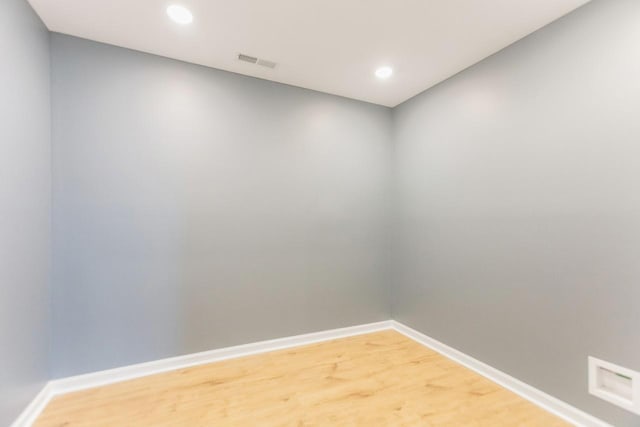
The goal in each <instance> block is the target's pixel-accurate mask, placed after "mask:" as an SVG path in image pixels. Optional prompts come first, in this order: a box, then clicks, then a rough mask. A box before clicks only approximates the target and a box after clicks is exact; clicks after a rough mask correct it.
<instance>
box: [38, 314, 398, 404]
mask: <svg viewBox="0 0 640 427" xmlns="http://www.w3.org/2000/svg"><path fill="white" fill-rule="evenodd" d="M385 329H391V321H390V320H385V321H382V322H375V323H368V324H364V325H358V326H351V327H347V328H339V329H331V330H327V331H321V332H313V333H310V334H303V335H295V336H291V337H286V338H278V339H274V340H268V341H259V342H256V343H251V344H243V345H237V346H233V347H225V348H220V349H216V350H209V351H203V352H200V353H193V354H187V355H184V356H178V357H171V358H168V359H161V360H156V361H152V362H146V363H139V364H136V365H130V366H124V367H122V368H115V369H108V370H106V371H99V372H92V373H89V374H84V375H78V376H73V377H68V378H62V379H58V380H53V381H51V382H50V385H51V391H52V392H53V394H54V395H58V394H64V393H70V392H73V391H79V390H85V389H88V388H94V387H99V386H103V385H107V384H113V383H117V382H121V381H126V380H131V379H134V378H140V377H145V376H148V375H153V374H159V373H162V372H168V371H175V370H177V369H184V368H188V367H191V366H197V365H204V364H207V363H213V362H219V361H222V360H227V359H234V358H237V357H243V356H250V355H253V354H260V353H266V352H269V351H274V350H282V349H286V348H291V347H298V346H301V345H307V344H314V343H319V342H323V341H329V340H333V339H337V338H345V337H349V336H354V335H362V334H368V333H371V332H376V331H380V330H385Z"/></svg>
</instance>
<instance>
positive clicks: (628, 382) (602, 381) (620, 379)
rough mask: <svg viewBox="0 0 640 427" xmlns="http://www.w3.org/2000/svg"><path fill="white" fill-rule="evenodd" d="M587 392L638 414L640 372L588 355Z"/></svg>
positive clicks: (639, 404) (639, 405)
mask: <svg viewBox="0 0 640 427" xmlns="http://www.w3.org/2000/svg"><path fill="white" fill-rule="evenodd" d="M589 393H591V394H593V395H594V396H597V397H599V398H600V399H603V400H606V401H607V402H609V403H613V404H614V405H617V406H620V407H621V408H624V409H626V410H628V411H631V412H633V413H636V414H640V373H639V372H636V371H632V370H631V369H627V368H623V367H622V366H617V365H614V364H613V363H609V362H605V361H604V360H600V359H596V358H595V357H589Z"/></svg>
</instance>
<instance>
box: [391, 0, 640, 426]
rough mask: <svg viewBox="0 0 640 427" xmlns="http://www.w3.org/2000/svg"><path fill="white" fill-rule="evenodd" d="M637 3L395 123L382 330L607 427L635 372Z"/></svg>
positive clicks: (571, 29)
mask: <svg viewBox="0 0 640 427" xmlns="http://www.w3.org/2000/svg"><path fill="white" fill-rule="evenodd" d="M639 23H640V2H639V1H637V0H600V1H594V2H592V3H590V4H587V5H586V6H584V7H583V8H581V9H579V10H577V11H576V12H574V13H572V14H570V15H568V16H566V17H564V18H562V19H560V20H559V21H557V22H555V23H553V24H551V25H549V26H548V27H546V28H544V29H542V30H541V31H538V32H536V33H534V34H533V35H531V36H529V37H527V38H526V39H524V40H522V41H520V42H518V43H516V44H515V45H513V46H511V47H509V48H507V49H506V50H504V51H502V52H500V53H498V54H496V55H494V56H492V57H490V58H488V59H487V60H485V61H483V62H481V63H480V64H478V65H476V66H474V67H472V68H470V69H468V70H466V71H464V72H462V73H460V74H458V75H457V76H455V77H453V78H451V79H449V80H447V81H445V82H444V83H442V84H440V85H438V86H437V87H435V88H433V89H431V90H429V91H427V92H425V93H423V94H421V95H419V96H417V97H415V98H414V99H412V100H410V101H409V102H407V103H405V104H403V105H401V106H400V107H399V108H397V109H396V110H395V111H394V120H395V126H396V128H395V129H396V146H395V154H396V165H395V167H396V171H397V178H398V181H397V189H398V193H397V208H398V209H397V212H398V214H399V220H398V234H397V240H396V241H395V242H394V245H395V251H394V258H395V260H396V264H395V272H396V274H397V276H396V281H395V283H394V285H395V286H394V288H393V295H394V301H393V306H392V313H393V317H394V318H395V319H397V320H399V321H401V322H404V323H406V324H408V325H410V326H412V327H415V328H417V329H418V330H420V331H422V332H424V333H426V334H428V335H429V336H432V337H434V338H436V339H438V340H441V341H442V342H444V343H446V344H449V345H451V346H453V347H454V348H457V349H459V350H462V351H463V352H465V353H468V354H470V355H472V356H474V357H476V358H477V359H479V360H482V361H483V362H486V363H488V364H490V365H492V366H494V367H496V368H498V369H500V370H502V371H505V372H507V373H509V374H511V375H513V376H515V377H516V378H519V379H521V380H523V381H525V382H527V383H529V384H531V385H533V386H535V387H538V388H540V389H541V390H544V391H546V392H548V393H550V394H552V395H554V396H556V397H558V398H560V399H563V400H565V401H567V402H569V403H570V404H573V405H575V406H577V407H579V408H582V409H584V410H586V411H587V412H590V413H593V414H594V415H596V416H599V417H601V418H603V419H605V420H608V421H609V422H612V423H613V424H614V425H616V426H632V425H633V426H638V425H640V418H639V417H637V416H634V415H632V414H630V413H628V412H625V411H624V410H622V409H618V408H616V407H615V406H613V405H610V404H608V403H605V402H603V401H601V400H599V399H597V398H595V397H590V396H589V395H588V393H587V374H586V373H587V356H588V355H593V356H597V357H599V358H603V359H605V360H609V361H612V362H614V363H617V364H620V365H623V366H627V367H629V368H632V369H636V370H640V339H639V338H640V336H639V331H640V329H639V325H640V308H639V307H638V302H639V301H640V262H639V260H640V191H639V188H640V187H639V185H640V54H639V52H640V51H639V50H638V46H640V25H639Z"/></svg>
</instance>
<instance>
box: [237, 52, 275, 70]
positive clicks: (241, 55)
mask: <svg viewBox="0 0 640 427" xmlns="http://www.w3.org/2000/svg"><path fill="white" fill-rule="evenodd" d="M238 61H243V62H248V63H250V64H256V65H261V66H263V67H267V68H271V69H273V68H276V65H278V64H276V63H275V62H273V61H267V60H266V59H261V58H257V57H255V56H251V55H245V54H244V53H239V54H238Z"/></svg>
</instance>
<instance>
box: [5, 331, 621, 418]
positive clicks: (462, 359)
mask: <svg viewBox="0 0 640 427" xmlns="http://www.w3.org/2000/svg"><path fill="white" fill-rule="evenodd" d="M388 329H393V330H395V331H397V332H399V333H401V334H402V335H404V336H406V337H407V338H410V339H412V340H414V341H416V342H418V343H420V344H422V345H424V346H425V347H428V348H430V349H432V350H434V351H436V352H438V353H440V354H442V355H443V356H445V357H447V358H448V359H451V360H453V361H454V362H457V363H459V364H460V365H462V366H465V367H467V368H469V369H471V370H472V371H474V372H476V373H478V374H479V375H482V376H483V377H485V378H487V379H489V380H491V381H493V382H495V383H496V384H499V385H501V386H502V387H504V388H506V389H508V390H510V391H512V392H513V393H516V394H517V395H519V396H520V397H522V398H524V399H526V400H528V401H530V402H532V403H533V404H535V405H537V406H539V407H541V408H543V409H544V410H546V411H548V412H551V413H553V414H555V415H557V416H558V417H560V418H562V419H564V420H565V421H567V422H569V423H571V424H574V425H576V426H579V427H612V426H611V425H610V424H607V423H605V422H604V421H602V420H600V419H598V418H595V417H594V416H592V415H589V414H587V413H586V412H583V411H581V410H579V409H577V408H575V407H573V406H571V405H569V404H568V403H566V402H563V401H561V400H559V399H557V398H555V397H553V396H550V395H548V394H546V393H544V392H542V391H540V390H538V389H536V388H535V387H532V386H530V385H528V384H526V383H524V382H522V381H520V380H518V379H516V378H514V377H512V376H510V375H508V374H505V373H504V372H502V371H499V370H497V369H495V368H493V367H491V366H489V365H487V364H485V363H483V362H480V361H479V360H476V359H474V358H473V357H471V356H468V355H466V354H464V353H462V352H461V351H458V350H456V349H454V348H452V347H449V346H447V345H446V344H443V343H441V342H440V341H437V340H435V339H433V338H431V337H428V336H427V335H425V334H423V333H421V332H418V331H416V330H415V329H412V328H410V327H408V326H406V325H403V324H402V323H400V322H396V321H395V320H387V321H382V322H375V323H368V324H364V325H358V326H351V327H347V328H339V329H331V330H327V331H321V332H314V333H310V334H303V335H295V336H291V337H285V338H278V339H274V340H268V341H259V342H256V343H251V344H243V345H238V346H233V347H226V348H221V349H216V350H210V351H204V352H200V353H193V354H188V355H184V356H178V357H171V358H168V359H161V360H156V361H152V362H146V363H140V364H136V365H130V366H124V367H121V368H115V369H109V370H105V371H99V372H93V373H89V374H83V375H77V376H73V377H68V378H61V379H58V380H53V381H50V382H49V383H47V384H46V385H45V387H44V388H43V389H42V390H41V391H40V393H38V395H37V396H36V397H35V398H34V399H33V401H32V402H31V403H30V404H29V406H27V408H25V410H24V411H23V412H22V414H21V415H20V416H19V417H18V419H16V421H15V422H14V423H13V424H12V425H11V427H30V426H31V425H32V424H33V423H34V422H35V420H36V419H37V417H38V416H39V415H40V413H41V412H42V410H43V409H44V408H45V406H46V405H47V403H49V401H50V400H51V399H52V398H53V397H54V396H56V395H61V394H65V393H70V392H74V391H80V390H85V389H89V388H94V387H100V386H104V385H108V384H113V383H118V382H122V381H127V380H131V379H135V378H140V377H145V376H148V375H153V374H159V373H162V372H168V371H174V370H177V369H184V368H188V367H192V366H197V365H203V364H207V363H213V362H219V361H222V360H228V359H234V358H238V357H243V356H250V355H253V354H260V353H266V352H270V351H275V350H283V349H287V348H292V347H298V346H301V345H308V344H315V343H320V342H324V341H330V340H334V339H338V338H346V337H350V336H355V335H362V334H368V333H372V332H377V331H382V330H388Z"/></svg>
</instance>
